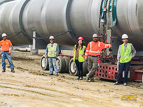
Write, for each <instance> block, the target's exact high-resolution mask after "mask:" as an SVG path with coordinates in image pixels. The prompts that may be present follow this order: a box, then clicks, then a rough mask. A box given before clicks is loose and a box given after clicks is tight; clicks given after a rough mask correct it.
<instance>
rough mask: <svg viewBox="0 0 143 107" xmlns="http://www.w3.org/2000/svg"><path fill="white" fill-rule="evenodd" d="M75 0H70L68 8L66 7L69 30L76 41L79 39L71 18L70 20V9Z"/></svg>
mask: <svg viewBox="0 0 143 107" xmlns="http://www.w3.org/2000/svg"><path fill="white" fill-rule="evenodd" d="M72 2H73V0H69V1H68V4H67V9H66V22H67V27H68V30H69V31H70V35H71V36H72V38H73V40H74V41H75V42H76V41H77V39H78V36H77V35H76V33H75V32H74V30H73V28H72V25H71V20H70V9H71V5H72Z"/></svg>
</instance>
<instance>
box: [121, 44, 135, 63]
mask: <svg viewBox="0 0 143 107" xmlns="http://www.w3.org/2000/svg"><path fill="white" fill-rule="evenodd" d="M119 49H120V50H119V51H120V54H121V58H120V63H127V62H130V61H131V60H132V49H131V44H130V43H127V48H126V51H125V49H124V44H122V45H120V47H119Z"/></svg>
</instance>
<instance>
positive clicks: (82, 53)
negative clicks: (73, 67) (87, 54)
mask: <svg viewBox="0 0 143 107" xmlns="http://www.w3.org/2000/svg"><path fill="white" fill-rule="evenodd" d="M74 48H75V49H74V56H73V61H75V55H76V45H75V46H74ZM85 48H86V46H83V48H82V50H81V47H80V49H79V54H78V61H79V62H84V57H83V56H82V55H84V51H85Z"/></svg>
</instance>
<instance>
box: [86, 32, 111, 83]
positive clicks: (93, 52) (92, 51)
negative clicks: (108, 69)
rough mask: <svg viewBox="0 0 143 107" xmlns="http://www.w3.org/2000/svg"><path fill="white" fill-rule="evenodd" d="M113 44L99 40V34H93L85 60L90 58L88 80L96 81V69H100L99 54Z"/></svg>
mask: <svg viewBox="0 0 143 107" xmlns="http://www.w3.org/2000/svg"><path fill="white" fill-rule="evenodd" d="M111 47H112V46H111V44H105V43H103V42H99V40H98V35H97V34H93V41H91V42H89V43H88V45H87V48H86V53H85V60H88V71H89V73H88V74H87V77H86V80H87V82H92V81H94V74H95V71H96V70H97V69H98V56H99V55H100V52H101V51H102V49H104V48H111Z"/></svg>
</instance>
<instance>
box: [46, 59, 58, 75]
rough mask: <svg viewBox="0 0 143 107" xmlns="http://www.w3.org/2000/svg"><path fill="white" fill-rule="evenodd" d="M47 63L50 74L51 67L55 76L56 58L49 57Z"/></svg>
mask: <svg viewBox="0 0 143 107" xmlns="http://www.w3.org/2000/svg"><path fill="white" fill-rule="evenodd" d="M48 61H49V70H50V73H53V67H54V71H55V73H56V74H57V73H58V69H57V64H56V58H53V57H49V58H48Z"/></svg>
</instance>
